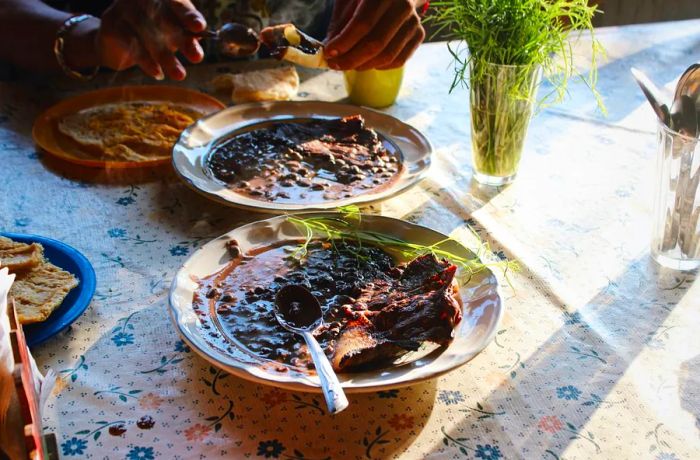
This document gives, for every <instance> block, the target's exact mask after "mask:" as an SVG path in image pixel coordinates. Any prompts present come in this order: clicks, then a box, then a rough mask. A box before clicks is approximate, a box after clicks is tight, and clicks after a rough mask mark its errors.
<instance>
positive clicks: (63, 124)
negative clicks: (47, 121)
mask: <svg viewBox="0 0 700 460" xmlns="http://www.w3.org/2000/svg"><path fill="white" fill-rule="evenodd" d="M201 116H202V113H200V112H198V111H196V110H194V109H192V108H190V107H185V106H180V105H175V104H170V103H154V102H144V101H132V102H120V103H115V104H104V105H98V106H96V107H91V108H89V109H84V110H81V111H79V112H77V113H74V114H71V115H68V116H66V117H64V118H63V119H61V120H60V121H59V122H58V130H59V131H60V132H61V133H62V134H64V135H65V136H68V137H69V138H70V139H72V140H73V141H75V142H77V143H78V144H79V145H81V146H83V147H85V149H86V150H87V151H89V152H90V153H91V154H92V156H93V158H95V159H99V160H106V161H136V162H138V161H147V160H154V159H159V158H167V157H169V156H170V152H171V149H172V147H173V145H174V144H175V142H176V141H177V139H178V137H179V136H180V133H182V131H183V130H184V129H185V128H187V127H188V126H189V125H191V124H192V123H194V122H195V121H196V120H197V119H198V118H200V117H201Z"/></svg>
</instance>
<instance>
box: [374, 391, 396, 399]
mask: <svg viewBox="0 0 700 460" xmlns="http://www.w3.org/2000/svg"><path fill="white" fill-rule="evenodd" d="M377 396H379V398H380V399H391V398H398V396H399V390H386V391H378V392H377Z"/></svg>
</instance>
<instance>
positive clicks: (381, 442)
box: [377, 439, 389, 444]
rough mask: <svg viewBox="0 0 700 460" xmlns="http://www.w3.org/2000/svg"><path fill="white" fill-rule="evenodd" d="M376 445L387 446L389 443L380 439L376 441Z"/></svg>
mask: <svg viewBox="0 0 700 460" xmlns="http://www.w3.org/2000/svg"><path fill="white" fill-rule="evenodd" d="M377 444H389V441H387V440H386V439H380V440H379V441H377Z"/></svg>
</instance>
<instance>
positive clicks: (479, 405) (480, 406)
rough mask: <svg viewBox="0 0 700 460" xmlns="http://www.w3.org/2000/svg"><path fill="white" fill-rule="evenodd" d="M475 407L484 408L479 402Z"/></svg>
mask: <svg viewBox="0 0 700 460" xmlns="http://www.w3.org/2000/svg"><path fill="white" fill-rule="evenodd" d="M476 408H477V409H479V410H484V407H483V406H482V405H481V404H480V403H478V402H477V403H476Z"/></svg>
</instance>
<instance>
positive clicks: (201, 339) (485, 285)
mask: <svg viewBox="0 0 700 460" xmlns="http://www.w3.org/2000/svg"><path fill="white" fill-rule="evenodd" d="M318 214H322V215H328V216H338V214H337V213H311V214H304V215H305V216H309V215H318ZM361 228H362V229H365V230H374V231H379V232H382V233H386V234H389V235H394V236H397V237H399V238H402V239H404V240H406V241H410V242H414V243H418V244H423V245H430V244H434V243H437V242H438V241H442V240H444V239H445V238H446V236H445V235H443V234H441V233H438V232H436V231H433V230H430V229H428V228H425V227H421V226H418V225H415V224H411V223H409V222H405V221H402V220H398V219H392V218H389V217H381V216H371V215H363V216H362V224H361ZM302 236H303V235H302V233H301V232H300V231H299V229H298V227H297V226H295V225H294V224H292V223H290V222H288V221H287V218H286V217H285V216H278V217H274V218H271V219H268V220H262V221H258V222H254V223H252V224H248V225H244V226H242V227H239V228H237V229H235V230H233V231H231V232H229V233H227V234H225V235H222V236H220V237H219V238H216V239H215V240H212V241H211V242H209V243H207V244H206V245H204V246H202V247H201V248H200V249H198V250H197V251H196V252H195V253H193V254H192V256H191V257H190V258H189V259H188V260H187V262H185V264H184V266H183V267H182V268H181V269H180V270H179V271H178V273H177V275H176V276H175V279H174V280H173V284H172V287H171V289H170V312H171V316H172V319H173V321H174V323H175V325H176V326H177V328H178V330H179V332H180V334H181V335H182V336H183V338H184V339H185V341H186V342H188V343H189V344H190V346H191V347H192V348H193V349H194V350H195V351H196V352H197V353H199V354H200V355H201V356H202V357H204V358H205V359H206V360H208V361H209V362H211V363H212V364H214V365H215V366H218V367H220V368H222V369H224V370H226V371H227V372H230V373H231V374H234V375H237V376H239V377H241V378H244V379H247V380H252V381H255V382H260V383H264V384H267V385H273V386H277V387H281V388H287V389H292V390H299V391H320V388H319V381H318V378H317V377H316V376H315V375H314V376H310V375H308V374H302V373H298V372H294V371H288V372H279V371H278V370H276V368H277V367H279V364H278V363H274V362H271V361H269V360H267V359H265V358H261V357H259V356H257V355H254V354H252V353H251V352H250V351H248V350H247V349H245V348H243V347H240V346H238V345H236V344H234V343H232V342H227V343H226V349H225V348H224V346H222V345H221V340H225V339H218V340H217V339H212V336H211V334H210V333H211V332H212V331H211V330H207V329H204V328H203V327H202V323H201V322H200V320H199V318H198V317H197V314H196V313H195V312H194V310H193V308H192V299H193V295H194V293H195V290H196V289H197V282H196V281H195V280H196V279H198V278H202V277H205V276H208V275H210V274H212V273H214V272H216V271H218V270H220V269H221V268H223V267H224V266H225V265H226V264H227V263H228V262H229V260H230V256H229V255H228V251H227V249H226V246H225V244H226V242H227V241H230V240H231V239H235V240H236V241H237V242H238V243H239V246H240V248H241V250H242V251H243V252H244V253H245V252H248V251H250V250H253V249H256V248H262V247H267V246H269V245H270V244H272V243H276V242H279V241H285V240H296V241H298V240H299V238H300V237H302ZM444 248H445V249H448V250H450V251H451V252H453V253H455V254H458V255H462V256H464V257H473V254H472V253H471V252H470V251H469V250H468V249H466V248H464V247H463V246H462V245H460V244H459V243H457V242H450V243H449V245H446V246H445V247H444ZM460 295H461V297H462V303H463V307H462V308H463V318H462V321H461V322H460V323H459V325H458V326H457V328H456V331H455V339H454V341H453V342H452V343H451V344H450V345H449V346H447V347H443V348H439V349H437V350H434V351H433V352H431V353H429V354H427V355H424V356H420V355H417V358H416V359H413V360H409V362H407V363H406V364H403V365H399V366H394V367H389V368H384V369H378V370H374V371H368V372H362V373H352V374H340V376H339V377H340V381H341V383H342V385H343V388H345V390H346V391H348V392H365V391H377V390H381V389H387V388H396V387H401V386H406V385H410V384H413V383H416V382H419V381H422V380H426V379H429V378H433V377H437V376H439V375H441V374H443V373H445V372H448V371H450V370H452V369H454V368H456V367H458V366H461V365H462V364H464V363H466V362H467V361H469V360H471V359H472V358H473V357H474V356H476V355H477V354H478V353H479V352H480V351H481V350H483V349H484V348H485V347H486V345H487V344H488V343H489V342H490V341H491V340H492V339H493V337H494V335H495V333H496V331H497V328H498V323H499V321H500V318H501V315H502V313H503V301H502V297H501V295H500V288H499V285H498V281H497V279H496V277H495V276H494V274H493V273H492V272H491V271H490V270H483V271H482V272H480V273H478V274H476V275H474V276H472V277H471V279H470V281H469V282H468V283H467V284H466V285H463V286H461V287H460Z"/></svg>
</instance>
